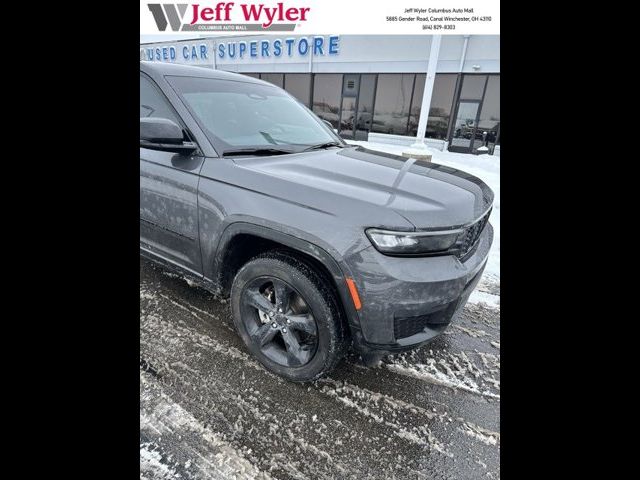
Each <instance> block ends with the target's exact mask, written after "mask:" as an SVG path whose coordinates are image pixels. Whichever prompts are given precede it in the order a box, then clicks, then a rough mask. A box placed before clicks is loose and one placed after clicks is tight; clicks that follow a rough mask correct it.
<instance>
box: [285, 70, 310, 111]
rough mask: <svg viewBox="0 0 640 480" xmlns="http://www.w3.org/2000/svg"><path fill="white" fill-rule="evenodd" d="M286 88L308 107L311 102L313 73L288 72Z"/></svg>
mask: <svg viewBox="0 0 640 480" xmlns="http://www.w3.org/2000/svg"><path fill="white" fill-rule="evenodd" d="M284 89H285V90H286V91H287V92H289V93H290V94H291V95H293V96H294V97H296V98H297V99H298V100H300V102H302V103H303V104H304V105H306V106H307V107H308V106H309V105H310V102H311V74H308V73H287V74H286V75H285V76H284Z"/></svg>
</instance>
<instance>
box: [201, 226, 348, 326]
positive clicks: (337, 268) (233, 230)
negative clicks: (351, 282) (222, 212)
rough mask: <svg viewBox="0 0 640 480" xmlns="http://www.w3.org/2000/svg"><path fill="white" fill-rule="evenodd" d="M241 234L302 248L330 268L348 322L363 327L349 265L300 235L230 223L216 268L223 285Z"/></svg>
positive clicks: (216, 259)
mask: <svg viewBox="0 0 640 480" xmlns="http://www.w3.org/2000/svg"><path fill="white" fill-rule="evenodd" d="M240 234H250V235H253V236H256V237H260V238H264V239H265V240H271V241H273V242H277V243H280V244H282V245H284V246H286V247H288V248H291V249H293V250H296V251H299V252H300V253H303V254H305V255H308V256H309V257H311V258H313V259H314V260H316V261H318V262H319V263H321V264H322V265H324V266H325V267H326V269H327V270H328V271H329V273H330V274H331V277H332V279H333V282H334V284H335V286H336V288H337V290H338V295H339V300H340V302H341V303H342V307H343V311H344V313H345V315H346V317H347V322H348V324H349V326H350V327H351V328H353V327H357V328H358V329H359V325H360V318H359V316H358V312H357V311H356V309H355V306H354V304H353V300H352V298H351V294H350V292H349V288H348V286H347V283H346V278H348V277H351V272H350V270H349V267H348V266H347V265H346V264H345V263H344V262H339V261H338V260H336V258H335V257H334V256H333V255H331V254H330V253H329V252H327V251H326V250H325V249H324V248H322V247H319V246H318V245H316V244H314V243H312V242H311V241H309V240H306V239H302V238H299V237H296V236H294V235H291V234H288V233H285V232H282V231H279V230H275V229H272V228H269V227H266V226H263V225H256V224H254V223H248V222H234V223H231V224H229V225H228V226H227V227H226V228H225V230H224V231H223V232H222V235H221V236H220V240H219V242H218V247H217V248H216V253H215V256H214V266H213V271H214V272H216V276H217V283H218V284H220V285H221V282H220V279H221V275H222V273H223V272H222V268H221V267H222V265H223V263H224V257H225V255H226V253H227V251H228V248H229V244H230V242H231V241H232V239H233V238H234V237H235V236H237V235H240Z"/></svg>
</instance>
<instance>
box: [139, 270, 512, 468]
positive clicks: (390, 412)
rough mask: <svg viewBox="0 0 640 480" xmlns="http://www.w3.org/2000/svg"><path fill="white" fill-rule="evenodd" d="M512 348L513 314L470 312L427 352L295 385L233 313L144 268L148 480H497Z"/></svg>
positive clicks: (348, 364) (144, 463)
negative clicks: (506, 352) (272, 366)
mask: <svg viewBox="0 0 640 480" xmlns="http://www.w3.org/2000/svg"><path fill="white" fill-rule="evenodd" d="M499 342H500V311H499V310H496V309H491V308H487V307H485V306H482V305H467V307H466V308H465V310H464V312H463V313H462V315H461V316H460V317H459V318H458V319H457V320H456V321H455V323H454V324H452V325H451V326H450V327H449V329H448V330H447V332H446V333H445V334H444V335H442V336H441V337H440V338H439V339H437V340H436V341H434V342H433V343H431V344H429V345H427V346H425V347H423V348H422V349H420V350H418V351H415V352H412V353H409V354H403V355H398V356H394V357H393V358H390V359H387V360H385V362H383V364H382V365H381V366H379V367H376V368H364V367H362V366H361V365H359V364H358V361H357V359H356V358H352V357H350V358H347V359H346V360H345V361H343V362H342V363H341V364H340V366H339V367H338V368H337V369H336V370H335V371H334V372H333V373H332V374H331V376H330V378H326V379H323V380H320V381H317V382H315V383H313V384H304V385H301V384H293V383H289V382H287V381H285V380H282V379H280V378H279V377H276V376H274V375H272V374H270V373H268V372H267V371H265V370H264V369H263V368H262V367H261V366H260V365H259V364H258V363H257V362H256V361H254V360H253V359H252V358H251V357H250V356H249V355H248V354H247V351H246V349H245V348H244V346H243V344H242V342H241V341H240V339H239V338H238V336H237V335H236V334H235V332H234V330H233V327H232V323H231V315H230V311H229V306H228V304H227V303H225V302H224V301H220V300H217V299H215V298H214V297H213V296H212V295H211V294H209V293H208V292H206V291H204V290H202V289H200V288H195V287H190V286H189V285H188V284H187V282H186V281H184V280H183V279H181V278H178V277H176V276H175V275H172V274H169V273H167V272H165V271H163V270H162V269H160V268H158V267H155V266H153V265H152V264H151V263H149V262H148V261H146V260H143V259H142V258H141V259H140V460H141V478H150V479H151V478H152V479H170V478H180V479H196V478H198V479H199V478H215V479H218V478H219V479H230V478H232V479H236V478H238V479H254V478H256V479H269V478H276V479H289V478H294V479H313V480H315V479H368V478H371V479H395V478H397V479H475V478H491V479H497V478H499V477H500V469H499V456H500V433H499V432H500V343H499Z"/></svg>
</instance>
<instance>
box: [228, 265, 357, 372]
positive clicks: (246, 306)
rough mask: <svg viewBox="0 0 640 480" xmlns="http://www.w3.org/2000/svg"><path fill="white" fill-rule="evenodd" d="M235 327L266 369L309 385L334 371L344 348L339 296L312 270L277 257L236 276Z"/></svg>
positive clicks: (234, 297) (242, 270) (234, 299)
mask: <svg viewBox="0 0 640 480" xmlns="http://www.w3.org/2000/svg"><path fill="white" fill-rule="evenodd" d="M231 307H232V310H233V322H234V324H235V326H236V329H237V330H238V332H239V334H240V336H241V337H242V340H243V341H244V343H245V344H246V346H247V348H248V349H249V350H250V351H251V353H252V354H253V355H254V356H255V357H256V358H257V359H258V361H260V363H262V365H264V366H265V367H266V368H267V369H268V370H270V371H272V372H274V373H276V374H278V375H281V376H282V377H285V378H287V379H289V380H293V381H297V382H305V381H311V380H315V379H317V378H320V377H321V376H323V375H326V374H327V373H328V372H330V371H331V370H332V369H333V368H334V367H335V366H336V365H337V363H338V362H339V361H340V359H341V358H342V356H343V352H344V349H345V346H346V340H345V330H344V325H343V322H342V318H341V315H340V309H339V308H338V305H337V303H336V299H335V295H334V294H333V292H332V291H331V289H330V288H329V286H328V285H327V284H326V282H325V281H324V280H323V279H322V278H321V277H320V275H318V274H317V273H316V272H315V271H314V270H313V269H312V268H311V267H309V266H307V265H306V264H305V263H304V262H301V261H299V260H297V259H295V258H294V257H292V256H290V255H288V254H286V253H279V252H271V253H266V254H263V255H260V256H258V257H255V258H253V259H252V260H250V261H249V262H247V263H246V264H245V265H244V266H243V267H242V268H241V269H240V271H239V272H238V273H237V275H236V277H235V279H234V281H233V286H232V288H231Z"/></svg>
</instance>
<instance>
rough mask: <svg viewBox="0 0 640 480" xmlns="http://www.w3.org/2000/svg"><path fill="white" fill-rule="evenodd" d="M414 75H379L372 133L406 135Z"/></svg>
mask: <svg viewBox="0 0 640 480" xmlns="http://www.w3.org/2000/svg"><path fill="white" fill-rule="evenodd" d="M414 79H415V75H414V74H404V73H402V74H380V75H378V86H377V89H376V102H375V106H374V109H373V125H372V128H371V131H372V132H378V133H389V134H394V135H407V127H408V124H409V111H410V106H411V95H412V94H413V83H414Z"/></svg>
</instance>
